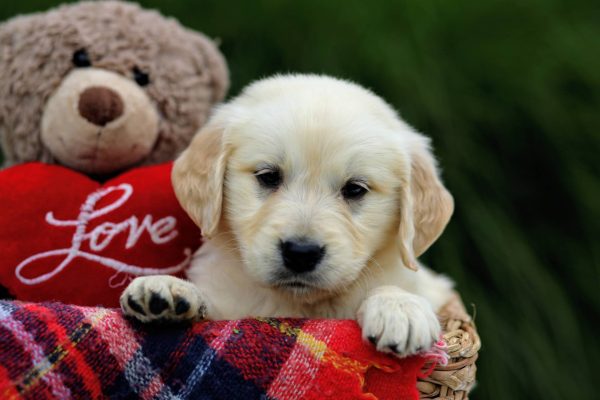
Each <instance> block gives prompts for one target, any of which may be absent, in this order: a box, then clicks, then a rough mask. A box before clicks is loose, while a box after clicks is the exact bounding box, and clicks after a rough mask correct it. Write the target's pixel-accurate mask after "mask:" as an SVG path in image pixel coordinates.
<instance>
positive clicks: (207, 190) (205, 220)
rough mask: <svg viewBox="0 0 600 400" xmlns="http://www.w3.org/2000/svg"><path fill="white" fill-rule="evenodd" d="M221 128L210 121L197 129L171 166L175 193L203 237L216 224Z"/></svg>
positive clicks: (223, 156)
mask: <svg viewBox="0 0 600 400" xmlns="http://www.w3.org/2000/svg"><path fill="white" fill-rule="evenodd" d="M226 147H227V146H225V144H224V143H223V128H222V127H220V126H219V124H217V123H215V122H214V121H212V122H209V123H208V125H206V126H205V127H204V128H203V129H201V130H200V131H199V132H198V133H197V134H196V136H194V139H193V140H192V142H191V144H190V145H189V147H188V148H187V149H186V150H185V151H184V152H183V153H182V154H181V156H179V158H178V159H177V160H176V161H175V164H174V166H173V172H172V173H171V181H172V182H173V189H174V190H175V196H176V197H177V200H179V203H180V204H181V206H182V207H183V209H184V210H185V211H186V212H187V213H188V215H189V216H190V218H191V219H192V220H193V221H194V222H195V223H196V225H198V226H199V227H200V229H201V230H202V234H203V236H204V237H206V238H210V237H212V236H213V235H214V234H215V233H216V231H217V228H218V226H219V220H220V219H221V210H222V208H223V204H222V203H223V181H224V179H225V169H226V167H227V157H228V153H229V152H228V150H227V148H226Z"/></svg>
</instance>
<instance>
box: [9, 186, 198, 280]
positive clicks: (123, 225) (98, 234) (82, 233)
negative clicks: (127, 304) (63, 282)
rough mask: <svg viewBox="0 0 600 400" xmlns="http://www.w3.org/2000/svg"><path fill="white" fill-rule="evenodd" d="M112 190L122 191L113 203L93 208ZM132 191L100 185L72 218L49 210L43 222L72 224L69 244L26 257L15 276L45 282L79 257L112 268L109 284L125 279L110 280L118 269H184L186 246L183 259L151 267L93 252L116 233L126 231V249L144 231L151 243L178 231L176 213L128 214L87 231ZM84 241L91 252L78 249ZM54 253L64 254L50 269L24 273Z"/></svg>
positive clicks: (146, 271) (151, 271)
mask: <svg viewBox="0 0 600 400" xmlns="http://www.w3.org/2000/svg"><path fill="white" fill-rule="evenodd" d="M113 192H121V195H120V196H119V197H118V198H117V199H116V200H114V201H113V202H112V203H109V204H107V205H105V206H103V207H101V208H99V209H96V205H97V204H98V202H99V201H100V200H102V199H103V198H105V197H106V196H108V195H109V194H111V193H113ZM132 194H133V187H132V186H131V185H130V184H127V183H122V184H120V185H118V186H110V187H106V188H102V189H99V190H97V191H95V192H94V193H92V194H90V195H89V196H88V197H87V199H86V200H85V202H84V203H83V204H82V206H81V208H80V211H79V215H78V217H77V219H75V220H60V219H57V218H56V217H55V216H54V213H53V212H52V211H49V212H48V213H46V222H47V223H48V224H49V225H51V226H55V227H61V228H64V227H74V228H75V232H74V233H73V236H72V238H71V246H70V247H67V248H64V249H57V250H49V251H45V252H42V253H38V254H35V255H33V256H31V257H28V258H27V259H25V260H23V261H22V262H21V263H20V264H19V265H18V266H17V267H16V269H15V274H16V276H17V278H18V279H19V280H20V281H21V282H22V283H23V284H25V285H36V284H39V283H42V282H45V281H47V280H49V279H51V278H53V277H54V276H56V275H57V274H59V273H60V272H61V271H62V270H64V269H65V268H66V267H67V266H68V265H69V264H70V263H71V262H72V261H73V260H75V259H77V258H78V257H80V258H84V259H87V260H90V261H93V262H96V263H98V264H100V265H102V266H104V267H107V268H111V269H113V270H115V271H116V272H115V274H114V275H113V276H112V277H111V278H110V280H109V285H110V286H111V287H116V286H120V285H123V284H124V283H125V282H126V279H122V281H121V282H119V283H116V284H115V283H114V282H113V281H114V279H115V278H117V276H118V275H119V274H121V273H126V274H132V275H155V274H174V273H177V272H179V271H181V270H183V269H184V268H185V267H186V266H187V264H188V263H189V261H190V258H191V254H192V251H191V249H189V248H185V249H184V251H183V260H182V261H181V262H180V263H179V264H176V265H172V266H168V267H165V268H150V267H141V266H137V265H130V264H127V263H124V262H121V261H119V260H115V259H112V258H108V257H102V256H100V255H98V254H94V253H97V252H100V251H102V250H104V249H106V247H107V246H109V245H110V244H111V242H112V241H113V239H114V238H115V236H117V235H119V234H124V233H127V241H126V242H125V248H126V249H131V248H133V247H134V246H135V245H136V244H137V243H138V240H139V239H140V237H141V235H142V234H143V233H144V232H147V233H148V235H149V236H150V239H151V240H152V242H153V243H154V244H163V243H167V242H169V241H171V240H173V239H174V238H175V237H177V235H178V234H179V233H178V231H177V230H176V229H175V228H176V225H177V219H176V218H175V217H173V216H167V217H164V218H160V219H158V220H156V221H154V218H153V217H152V215H146V216H145V217H144V218H143V219H142V222H141V223H140V221H139V219H138V218H137V217H136V216H131V217H129V218H127V219H126V220H124V221H122V222H103V223H102V224H100V225H98V226H96V227H95V228H94V229H92V230H91V231H90V232H88V231H87V229H88V225H89V223H90V222H91V221H92V220H94V219H96V218H98V217H101V216H104V215H106V214H108V213H110V212H112V211H114V210H116V209H118V208H119V207H121V206H122V205H123V204H125V203H126V202H127V200H129V198H130V197H131V195H132ZM85 241H88V244H89V248H90V250H92V252H86V251H83V250H81V246H82V244H83V243H84V242H85ZM56 256H64V258H63V259H62V261H61V262H60V263H59V264H58V265H56V266H55V267H53V269H52V270H50V271H49V272H46V273H44V274H41V275H39V276H35V277H27V276H25V275H24V272H25V271H24V269H26V268H27V267H28V266H30V265H31V264H32V263H34V262H36V261H38V260H42V259H47V258H50V257H56Z"/></svg>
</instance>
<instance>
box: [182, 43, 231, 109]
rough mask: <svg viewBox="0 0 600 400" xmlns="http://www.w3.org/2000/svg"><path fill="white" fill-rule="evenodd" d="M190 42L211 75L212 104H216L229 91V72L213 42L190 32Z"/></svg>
mask: <svg viewBox="0 0 600 400" xmlns="http://www.w3.org/2000/svg"><path fill="white" fill-rule="evenodd" d="M190 36H191V40H192V43H193V45H194V47H196V48H197V49H198V50H199V52H200V54H202V56H203V57H204V59H205V60H206V63H207V66H208V69H209V71H210V75H211V83H212V87H213V97H212V101H213V103H218V102H220V101H221V100H223V98H225V94H226V93H227V89H229V70H228V69H227V63H226V62H225V58H224V57H223V54H221V52H220V51H219V49H218V48H217V45H216V44H215V42H214V41H212V40H210V39H209V38H207V37H206V36H204V35H203V34H201V33H198V32H190Z"/></svg>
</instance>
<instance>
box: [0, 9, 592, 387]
mask: <svg viewBox="0 0 600 400" xmlns="http://www.w3.org/2000/svg"><path fill="white" fill-rule="evenodd" d="M54 3H55V1H43V0H35V1H34V0H21V1H19V2H3V3H2V4H1V5H0V19H2V20H4V19H6V18H8V17H11V16H13V15H15V14H17V13H27V12H32V11H39V10H44V9H47V8H48V7H49V6H50V5H53V4H54ZM142 4H143V5H145V6H146V7H151V8H158V9H160V10H161V11H162V12H163V13H164V14H166V15H170V16H174V17H176V18H178V19H179V20H180V21H181V22H182V23H183V24H184V25H187V26H189V27H191V28H194V29H197V30H201V31H203V32H205V33H207V34H208V35H210V36H212V37H216V38H219V40H220V41H221V49H222V51H223V52H224V53H225V55H226V57H227V59H228V61H229V65H230V68H231V77H232V84H233V85H232V90H231V94H237V93H238V92H239V90H240V88H241V87H243V86H244V85H246V84H247V83H248V82H250V81H252V80H254V79H256V78H259V77H264V76H267V75H270V74H273V73H275V72H288V71H296V72H316V73H326V74H331V75H335V76H339V77H344V78H348V79H351V80H354V81H357V82H359V83H361V84H363V85H365V86H367V87H370V88H372V89H373V90H374V91H375V92H376V93H378V94H380V95H382V96H383V97H384V98H385V99H387V100H388V101H389V102H390V103H391V104H393V105H394V106H395V107H396V108H397V109H398V110H399V111H400V113H401V115H402V116H403V117H404V118H405V119H406V120H408V121H409V122H410V123H411V124H413V125H414V126H415V127H417V128H418V129H419V130H420V131H422V132H424V133H426V134H427V135H430V136H431V137H432V138H433V142H434V146H435V149H436V154H437V155H438V157H439V159H440V163H441V166H442V167H443V171H444V177H445V181H446V183H447V186H448V187H449V189H450V190H451V191H452V193H453V194H454V197H455V200H456V213H455V216H454V218H453V221H452V223H451V224H450V225H449V227H448V229H447V231H446V233H445V234H444V235H443V236H442V238H441V239H440V240H439V241H438V243H437V244H436V245H435V246H434V247H433V248H432V249H431V250H430V251H429V252H428V253H427V254H426V255H425V257H424V259H425V261H426V262H427V263H428V264H429V265H431V266H432V267H433V268H434V269H436V270H438V271H442V272H444V273H447V274H448V275H450V276H451V277H452V278H453V279H455V280H456V282H457V287H458V289H459V290H460V291H461V293H462V295H463V298H464V300H465V303H466V304H468V305H470V304H473V308H472V310H473V311H474V312H475V311H476V322H477V325H478V328H479V330H480V334H481V336H482V339H483V343H484V347H483V349H482V351H481V354H480V358H479V361H478V365H479V372H478V378H479V384H478V387H477V389H476V390H475V392H474V393H473V398H475V399H526V398H527V399H534V398H544V399H592V398H598V393H597V389H595V386H596V385H595V382H594V380H593V379H594V374H593V369H594V365H596V363H595V362H594V361H596V360H598V359H600V354H599V350H598V345H597V342H598V341H597V338H596V336H595V335H594V333H597V328H596V327H594V326H593V324H592V322H594V321H598V316H599V313H598V310H599V307H598V306H599V304H598V303H599V298H600V296H598V291H599V289H600V285H599V283H600V247H599V246H598V239H599V238H600V232H599V231H600V229H599V228H600V180H599V177H600V162H599V161H598V157H599V150H600V132H598V130H599V129H600V90H599V89H600V46H599V45H600V41H599V39H600V6H599V4H598V2H595V1H582V0H571V1H566V0H565V1H558V0H545V1H542V0H531V1H527V2H523V1H499V0H491V1H481V2H478V1H472V0H455V1H443V0H438V1H434V0H418V1H417V0H415V1H403V2H400V1H389V2H386V1H369V2H364V1H354V0H352V1H351V0H346V1H341V0H340V1H317V0H305V1H301V2H283V1H275V0H261V1H253V2H250V1H242V0H239V1H233V0H218V1H217V0H205V1H201V2H200V1H192V0H180V1H174V0H172V1H168V2H167V1H157V0H154V1H144V2H142ZM594 330H596V332H594ZM593 382H594V383H593Z"/></svg>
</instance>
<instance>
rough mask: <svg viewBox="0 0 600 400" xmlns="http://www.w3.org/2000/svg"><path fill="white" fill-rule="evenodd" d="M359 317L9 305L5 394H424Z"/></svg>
mask: <svg viewBox="0 0 600 400" xmlns="http://www.w3.org/2000/svg"><path fill="white" fill-rule="evenodd" d="M423 363H424V359H423V358H419V357H411V358H407V359H403V360H398V359H396V358H394V357H391V356H387V355H385V354H382V353H378V352H376V351H375V349H374V347H373V346H372V345H371V344H368V343H365V342H363V341H362V340H361V337H360V329H359V327H358V325H357V324H356V322H354V321H342V320H305V319H246V320H238V321H218V322H200V323H196V324H193V325H141V324H139V323H135V322H131V321H128V320H125V319H124V318H123V317H122V314H121V313H120V312H119V311H117V310H112V309H103V308H85V307H77V306H68V305H64V304H60V303H39V304H34V303H20V302H6V301H4V302H0V398H2V399H21V398H23V399H36V400H37V399H47V398H81V399H83V398H113V399H119V398H144V399H150V398H161V399H169V398H179V399H228V400H229V399H245V400H250V399H273V400H274V399H336V400H338V399H370V400H373V399H377V398H379V399H417V398H418V393H417V389H416V378H417V375H418V374H419V371H420V369H421V367H422V365H423Z"/></svg>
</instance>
